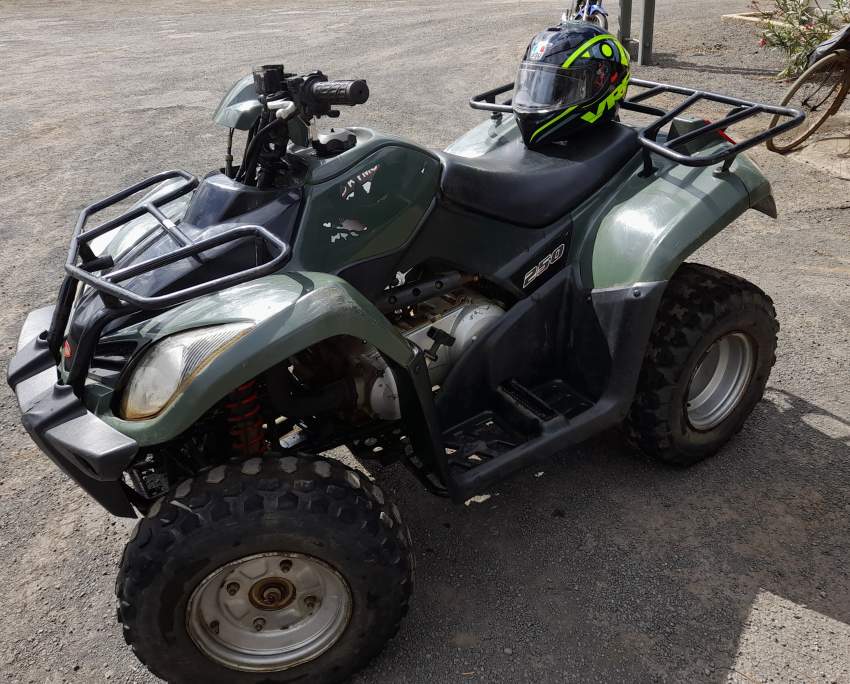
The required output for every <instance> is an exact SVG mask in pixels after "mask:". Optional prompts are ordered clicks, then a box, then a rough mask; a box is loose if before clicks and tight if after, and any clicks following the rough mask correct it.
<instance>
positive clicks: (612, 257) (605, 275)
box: [446, 116, 771, 289]
mask: <svg viewBox="0 0 850 684" xmlns="http://www.w3.org/2000/svg"><path fill="white" fill-rule="evenodd" d="M677 121H678V122H679V126H680V129H684V130H687V126H689V125H690V124H691V122H690V121H683V120H677ZM701 125H702V123H701ZM519 135H520V134H519V130H518V128H517V127H516V124H515V123H514V119H513V117H511V116H507V117H502V119H501V120H500V121H499V120H495V119H491V120H490V121H486V122H483V123H481V124H479V125H478V126H476V127H475V128H473V129H472V130H470V131H469V132H468V133H466V134H465V135H464V136H462V137H461V138H459V139H458V140H456V141H455V142H453V143H452V144H451V145H450V146H449V147H448V148H447V149H446V151H447V152H451V153H452V154H456V155H459V156H464V157H471V158H475V157H480V156H483V155H486V154H487V153H488V152H490V151H491V150H493V149H495V148H497V147H499V146H501V145H504V144H507V143H509V142H512V141H514V140H515V139H516V138H518V137H519ZM723 145H725V143H723V142H722V141H719V140H718V139H717V138H716V137H707V138H706V139H705V140H704V141H703V142H702V144H701V145H700V147H701V148H702V150H703V151H704V152H703V153H705V154H710V153H711V152H713V151H716V150H717V149H719V148H721V147H722V146H723ZM652 161H653V164H654V165H655V167H656V171H655V173H653V174H652V175H651V176H649V177H642V176H641V172H642V170H643V161H642V154H641V153H638V154H636V155H635V157H634V158H633V159H632V160H631V161H630V162H629V163H628V164H626V165H625V166H624V167H623V168H622V169H621V170H620V171H619V172H618V173H617V174H615V175H614V176H613V177H612V178H610V179H609V180H608V181H607V182H606V183H605V185H604V186H603V187H602V188H600V189H599V190H598V191H597V192H595V193H594V194H593V195H592V196H591V197H589V198H588V199H587V201H585V202H584V203H583V204H582V205H581V206H579V207H578V208H577V209H576V210H574V211H573V215H572V219H573V230H572V240H571V245H570V255H569V261H570V262H571V263H577V264H579V266H580V269H581V271H580V272H581V276H582V282H583V283H584V284H586V285H587V286H589V287H592V288H597V289H600V288H612V287H623V286H628V285H631V284H633V283H641V282H657V281H663V280H668V279H669V278H670V277H671V276H672V275H673V273H674V272H675V271H676V269H677V268H678V267H679V265H680V264H681V263H682V262H683V261H684V260H685V259H686V258H687V257H688V256H689V255H690V254H692V253H693V252H694V251H696V250H697V249H698V248H699V247H701V246H702V245H703V244H705V243H706V242H707V241H708V240H710V239H711V238H712V237H714V236H715V235H717V233H719V232H720V231H721V230H722V229H723V228H725V227H726V226H728V225H729V224H730V223H731V222H732V221H734V220H735V219H736V218H737V217H738V216H740V215H741V214H742V213H743V212H744V211H746V210H747V209H750V208H759V209H760V210H762V209H761V207H760V206H759V205H761V203H762V202H763V201H765V200H769V199H770V197H771V189H770V183H769V182H768V181H767V179H766V178H765V177H764V176H763V175H762V173H761V172H760V171H759V169H758V167H756V165H755V164H754V163H753V162H752V161H750V160H749V158H747V157H746V156H745V155H739V156H738V157H737V159H736V160H735V161H734V162H733V164H732V166H731V168H730V169H729V171H728V172H723V173H719V172H717V171H718V169H719V167H718V166H712V167H705V168H695V167H686V166H681V165H678V164H675V163H673V162H671V161H668V160H666V159H663V158H661V157H659V156H657V155H652ZM493 225H494V227H495V226H497V225H498V224H497V222H496V221H493ZM541 230H543V229H541Z"/></svg>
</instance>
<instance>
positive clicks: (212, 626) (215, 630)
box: [210, 620, 218, 634]
mask: <svg viewBox="0 0 850 684" xmlns="http://www.w3.org/2000/svg"><path fill="white" fill-rule="evenodd" d="M210 631H211V632H212V633H213V634H218V620H213V621H212V622H211V623H210Z"/></svg>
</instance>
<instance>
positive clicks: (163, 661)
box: [116, 454, 413, 684]
mask: <svg viewBox="0 0 850 684" xmlns="http://www.w3.org/2000/svg"><path fill="white" fill-rule="evenodd" d="M412 572H413V557H412V549H411V542H410V535H409V533H408V531H407V528H406V527H405V526H404V524H403V523H402V521H401V518H400V516H399V513H398V509H397V508H396V507H395V505H393V504H390V503H389V502H387V501H386V500H385V498H384V495H383V493H382V492H381V490H380V489H379V488H378V487H377V486H376V485H374V484H372V483H370V482H369V481H368V480H367V478H366V477H365V476H364V475H362V474H360V473H357V472H355V471H354V470H351V469H350V468H347V467H345V466H343V465H341V464H339V463H336V462H333V461H328V460H321V459H316V458H313V457H304V456H297V457H296V456H284V457H281V456H278V455H271V454H270V455H267V456H265V457H263V458H254V459H250V460H247V461H243V462H233V463H230V464H227V465H221V466H218V467H216V468H213V469H211V470H209V471H206V472H203V473H201V474H200V475H198V476H197V477H195V478H193V479H191V480H187V481H185V482H183V483H182V484H180V485H178V486H177V487H176V488H175V489H174V490H172V492H170V493H169V494H168V495H166V496H165V497H164V498H163V499H162V500H161V501H160V502H159V503H158V504H156V505H154V507H153V509H152V510H151V512H150V513H149V514H148V516H147V517H146V518H144V519H143V520H142V521H141V522H140V523H139V525H138V526H137V527H136V530H135V532H134V535H133V538H132V539H131V540H130V542H129V543H128V544H127V547H126V549H125V551H124V556H123V558H122V560H121V568H120V571H119V575H118V579H117V582H116V593H117V596H118V619H119V621H120V622H121V623H122V624H123V627H124V636H125V639H126V641H127V643H128V644H130V646H132V648H133V651H134V652H135V653H136V655H137V657H138V658H139V659H140V660H141V661H142V662H143V663H144V664H145V665H146V666H147V667H148V668H149V669H150V670H151V672H153V673H154V674H155V675H157V676H158V677H160V678H162V679H165V680H166V681H169V682H178V683H179V682H199V681H203V682H222V683H224V682H228V683H237V684H249V683H250V684H259V683H260V682H263V683H264V684H265V683H270V682H291V681H296V680H297V681H309V682H311V683H312V682H321V683H329V682H338V681H342V680H344V679H346V678H347V677H348V676H349V675H350V674H351V673H352V672H354V671H356V670H357V669H359V668H360V667H362V666H363V665H364V664H365V663H366V662H367V661H368V660H369V659H370V658H372V657H373V656H374V655H375V654H376V653H377V652H378V651H379V650H380V649H381V648H382V647H383V646H384V644H385V643H386V642H387V641H388V640H389V639H390V638H391V637H392V636H393V635H394V634H395V633H396V631H397V630H398V627H399V624H400V621H401V618H402V617H403V616H404V614H405V613H406V612H407V604H408V600H409V597H410V594H411V589H412Z"/></svg>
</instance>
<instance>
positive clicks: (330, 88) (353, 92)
mask: <svg viewBox="0 0 850 684" xmlns="http://www.w3.org/2000/svg"><path fill="white" fill-rule="evenodd" d="M307 89H308V90H309V92H310V95H311V96H312V97H313V99H315V100H316V102H319V103H321V104H323V105H328V106H331V107H334V106H337V105H349V106H354V105H360V104H363V103H364V102H366V100H368V99H369V86H368V85H367V84H366V81H364V80H363V79H358V80H354V81H313V82H311V83H309V84H308V85H307Z"/></svg>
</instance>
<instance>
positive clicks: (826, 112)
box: [770, 53, 848, 152]
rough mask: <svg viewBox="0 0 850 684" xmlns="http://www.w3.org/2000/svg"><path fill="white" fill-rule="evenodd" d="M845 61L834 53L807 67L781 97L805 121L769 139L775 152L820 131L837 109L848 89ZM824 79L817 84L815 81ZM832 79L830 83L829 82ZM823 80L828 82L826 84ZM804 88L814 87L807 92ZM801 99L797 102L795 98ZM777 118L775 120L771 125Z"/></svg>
mask: <svg viewBox="0 0 850 684" xmlns="http://www.w3.org/2000/svg"><path fill="white" fill-rule="evenodd" d="M847 69H848V62H847V60H846V59H845V58H844V57H843V56H842V55H839V54H838V53H833V54H832V55H829V56H827V57H825V58H824V59H822V60H820V61H819V62H816V63H815V64H813V65H812V66H811V67H809V68H808V69H807V70H806V71H805V72H803V74H801V75H800V77H799V78H798V79H797V81H795V83H794V85H792V87H791V89H790V90H789V91H788V94H787V95H786V96H785V97H784V98H783V100H782V102H783V106H786V107H794V108H796V109H799V110H801V111H803V112H804V113H805V114H806V121H805V122H804V123H803V125H802V126H800V127H799V128H792V129H791V130H790V131H786V132H785V133H780V134H779V135H778V136H775V137H774V138H772V139H771V141H770V142H771V145H772V147H773V148H775V149H776V151H778V152H787V151H790V150H792V149H793V148H795V147H797V146H798V145H801V144H802V143H803V142H804V141H805V140H806V139H808V138H809V137H810V136H811V135H813V134H814V133H815V131H817V129H818V128H820V126H821V124H822V123H823V122H824V121H825V120H826V119H827V118H828V117H829V116H830V113H831V112H832V111H833V109H834V108H835V107H837V106H838V104H839V102H838V100H839V99H843V97H844V93H845V92H846V89H847V84H846V80H847V74H846V70H847ZM819 78H820V79H823V80H822V82H821V83H818V82H817V81H818V79H819ZM830 79H831V80H830ZM826 81H830V82H829V84H827V83H826ZM807 88H814V90H812V91H809V90H807ZM799 96H802V99H800V101H799V102H798V101H797V98H798V97H799ZM778 120H779V117H774V120H773V122H772V123H771V126H773V125H775V124H776V122H777V121H778Z"/></svg>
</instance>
